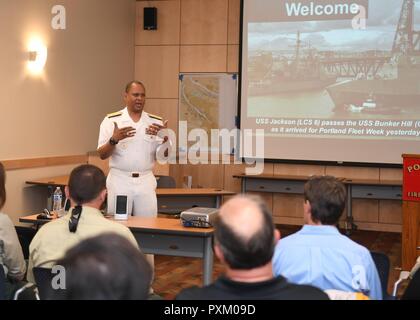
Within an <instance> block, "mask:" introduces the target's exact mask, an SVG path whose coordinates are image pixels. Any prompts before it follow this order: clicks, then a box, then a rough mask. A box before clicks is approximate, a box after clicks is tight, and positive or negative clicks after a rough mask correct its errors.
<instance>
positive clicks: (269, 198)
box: [249, 192, 273, 212]
mask: <svg viewBox="0 0 420 320" xmlns="http://www.w3.org/2000/svg"><path fill="white" fill-rule="evenodd" d="M249 194H251V195H256V196H259V197H261V198H262V200H263V201H264V202H265V204H266V206H267V208H268V210H270V212H273V194H272V193H269V192H250V193H249Z"/></svg>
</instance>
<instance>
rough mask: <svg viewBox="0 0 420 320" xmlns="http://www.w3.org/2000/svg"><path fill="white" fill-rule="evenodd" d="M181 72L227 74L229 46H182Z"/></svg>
mask: <svg viewBox="0 0 420 320" xmlns="http://www.w3.org/2000/svg"><path fill="white" fill-rule="evenodd" d="M180 54H181V60H180V70H179V71H180V72H226V68H227V45H200V46H181V50H180Z"/></svg>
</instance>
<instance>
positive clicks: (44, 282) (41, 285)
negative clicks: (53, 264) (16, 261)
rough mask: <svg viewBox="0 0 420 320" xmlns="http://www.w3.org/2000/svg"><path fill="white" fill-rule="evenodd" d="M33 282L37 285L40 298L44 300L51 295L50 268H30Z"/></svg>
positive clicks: (51, 275)
mask: <svg viewBox="0 0 420 320" xmlns="http://www.w3.org/2000/svg"><path fill="white" fill-rule="evenodd" d="M32 272H33V274H34V278H35V283H36V286H37V287H38V292H39V297H40V299H41V300H46V299H48V297H50V295H51V291H52V290H53V288H52V287H51V283H52V279H53V276H54V275H53V273H52V269H50V268H41V267H34V268H33V269H32Z"/></svg>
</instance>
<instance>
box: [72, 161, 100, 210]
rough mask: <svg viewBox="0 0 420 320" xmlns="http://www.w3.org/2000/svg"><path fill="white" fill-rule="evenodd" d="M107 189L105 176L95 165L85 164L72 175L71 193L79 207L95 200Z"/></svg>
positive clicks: (75, 169)
mask: <svg viewBox="0 0 420 320" xmlns="http://www.w3.org/2000/svg"><path fill="white" fill-rule="evenodd" d="M105 188H106V177H105V174H104V173H103V171H102V170H101V169H99V168H98V167H96V166H94V165H91V164H83V165H81V166H78V167H76V168H74V169H73V171H72V172H71V173H70V178H69V193H70V197H71V198H72V199H73V201H75V202H76V203H77V204H78V205H82V204H84V203H86V202H89V201H91V200H94V199H95V198H96V197H97V196H98V195H99V193H100V192H101V191H102V190H104V189H105Z"/></svg>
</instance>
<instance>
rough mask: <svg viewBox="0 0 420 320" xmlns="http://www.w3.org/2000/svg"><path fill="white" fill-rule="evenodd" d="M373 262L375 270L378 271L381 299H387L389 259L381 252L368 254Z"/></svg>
mask: <svg viewBox="0 0 420 320" xmlns="http://www.w3.org/2000/svg"><path fill="white" fill-rule="evenodd" d="M370 254H371V256H372V259H373V261H374V262H375V265H376V269H377V270H378V274H379V279H380V280H381V287H382V299H387V298H388V296H389V295H388V278H389V268H390V265H391V263H390V261H389V257H388V256H387V255H386V254H385V253H382V252H374V251H371V252H370Z"/></svg>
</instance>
